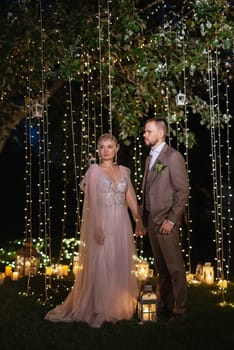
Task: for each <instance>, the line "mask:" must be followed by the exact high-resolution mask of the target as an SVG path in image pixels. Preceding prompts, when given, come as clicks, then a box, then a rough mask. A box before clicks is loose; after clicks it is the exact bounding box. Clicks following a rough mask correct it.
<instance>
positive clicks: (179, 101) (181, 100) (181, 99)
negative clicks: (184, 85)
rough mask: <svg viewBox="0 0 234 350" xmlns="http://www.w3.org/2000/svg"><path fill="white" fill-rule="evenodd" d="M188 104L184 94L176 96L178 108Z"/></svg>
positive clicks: (180, 93)
mask: <svg viewBox="0 0 234 350" xmlns="http://www.w3.org/2000/svg"><path fill="white" fill-rule="evenodd" d="M185 102H186V95H185V94H182V92H179V93H178V94H177V95H176V105H177V106H184V105H185Z"/></svg>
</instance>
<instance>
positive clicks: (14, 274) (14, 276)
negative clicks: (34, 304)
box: [11, 271, 19, 281]
mask: <svg viewBox="0 0 234 350" xmlns="http://www.w3.org/2000/svg"><path fill="white" fill-rule="evenodd" d="M11 279H12V281H18V279H19V272H18V271H14V272H12V275H11Z"/></svg>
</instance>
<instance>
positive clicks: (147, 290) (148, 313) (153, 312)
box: [137, 283, 157, 322]
mask: <svg viewBox="0 0 234 350" xmlns="http://www.w3.org/2000/svg"><path fill="white" fill-rule="evenodd" d="M137 310H138V319H139V321H141V322H147V321H151V322H156V321H157V297H156V294H155V292H154V291H153V287H152V285H151V284H150V283H146V284H145V285H144V286H143V289H142V290H141V293H140V296H139V298H138V304H137Z"/></svg>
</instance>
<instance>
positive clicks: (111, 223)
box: [45, 164, 138, 327]
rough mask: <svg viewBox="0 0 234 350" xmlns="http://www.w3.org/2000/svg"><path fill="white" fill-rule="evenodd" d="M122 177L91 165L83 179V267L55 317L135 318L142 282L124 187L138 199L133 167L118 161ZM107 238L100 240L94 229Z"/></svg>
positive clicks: (51, 316) (50, 316)
mask: <svg viewBox="0 0 234 350" xmlns="http://www.w3.org/2000/svg"><path fill="white" fill-rule="evenodd" d="M119 169H120V173H121V176H120V178H119V180H118V181H114V180H113V179H112V178H110V177H108V176H107V175H106V174H105V172H104V171H103V169H102V168H101V167H100V166H99V165H97V164H93V165H91V166H90V167H89V169H88V170H87V172H86V174H85V177H84V179H83V181H82V183H81V189H82V190H83V191H84V193H85V196H84V205H83V212H82V225H81V236H80V241H81V242H80V247H79V261H80V263H81V264H82V267H83V269H82V270H81V271H80V272H79V273H78V274H77V276H76V279H75V282H74V285H73V287H72V289H71V291H70V293H69V294H68V296H67V298H66V299H65V301H64V302H63V303H62V304H61V305H58V306H56V307H55V308H54V309H52V310H50V311H49V312H48V313H47V314H46V316H45V319H46V320H49V321H52V322H69V321H70V322H72V321H73V322H74V321H77V322H86V323H88V324H89V325H90V326H91V327H100V326H101V325H102V324H103V322H105V321H107V322H113V323H115V322H117V321H118V320H123V319H127V320H129V319H131V318H132V316H133V314H134V313H135V310H136V301H137V296H138V287H137V282H136V277H135V262H136V252H135V244H134V240H133V228H132V224H131V220H130V217H129V212H128V206H127V204H126V191H127V189H128V190H129V189H130V198H132V200H136V197H135V192H134V189H133V187H132V184H131V180H130V172H129V169H128V168H126V167H124V166H119ZM97 227H101V228H102V230H103V232H104V235H105V240H104V244H103V245H98V244H97V242H96V239H95V233H96V232H97V231H96V228H97Z"/></svg>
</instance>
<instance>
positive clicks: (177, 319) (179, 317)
mask: <svg viewBox="0 0 234 350" xmlns="http://www.w3.org/2000/svg"><path fill="white" fill-rule="evenodd" d="M187 319H188V318H187V315H186V314H173V315H172V316H171V318H170V319H169V321H168V322H169V323H170V324H177V323H184V322H185V321H187Z"/></svg>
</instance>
